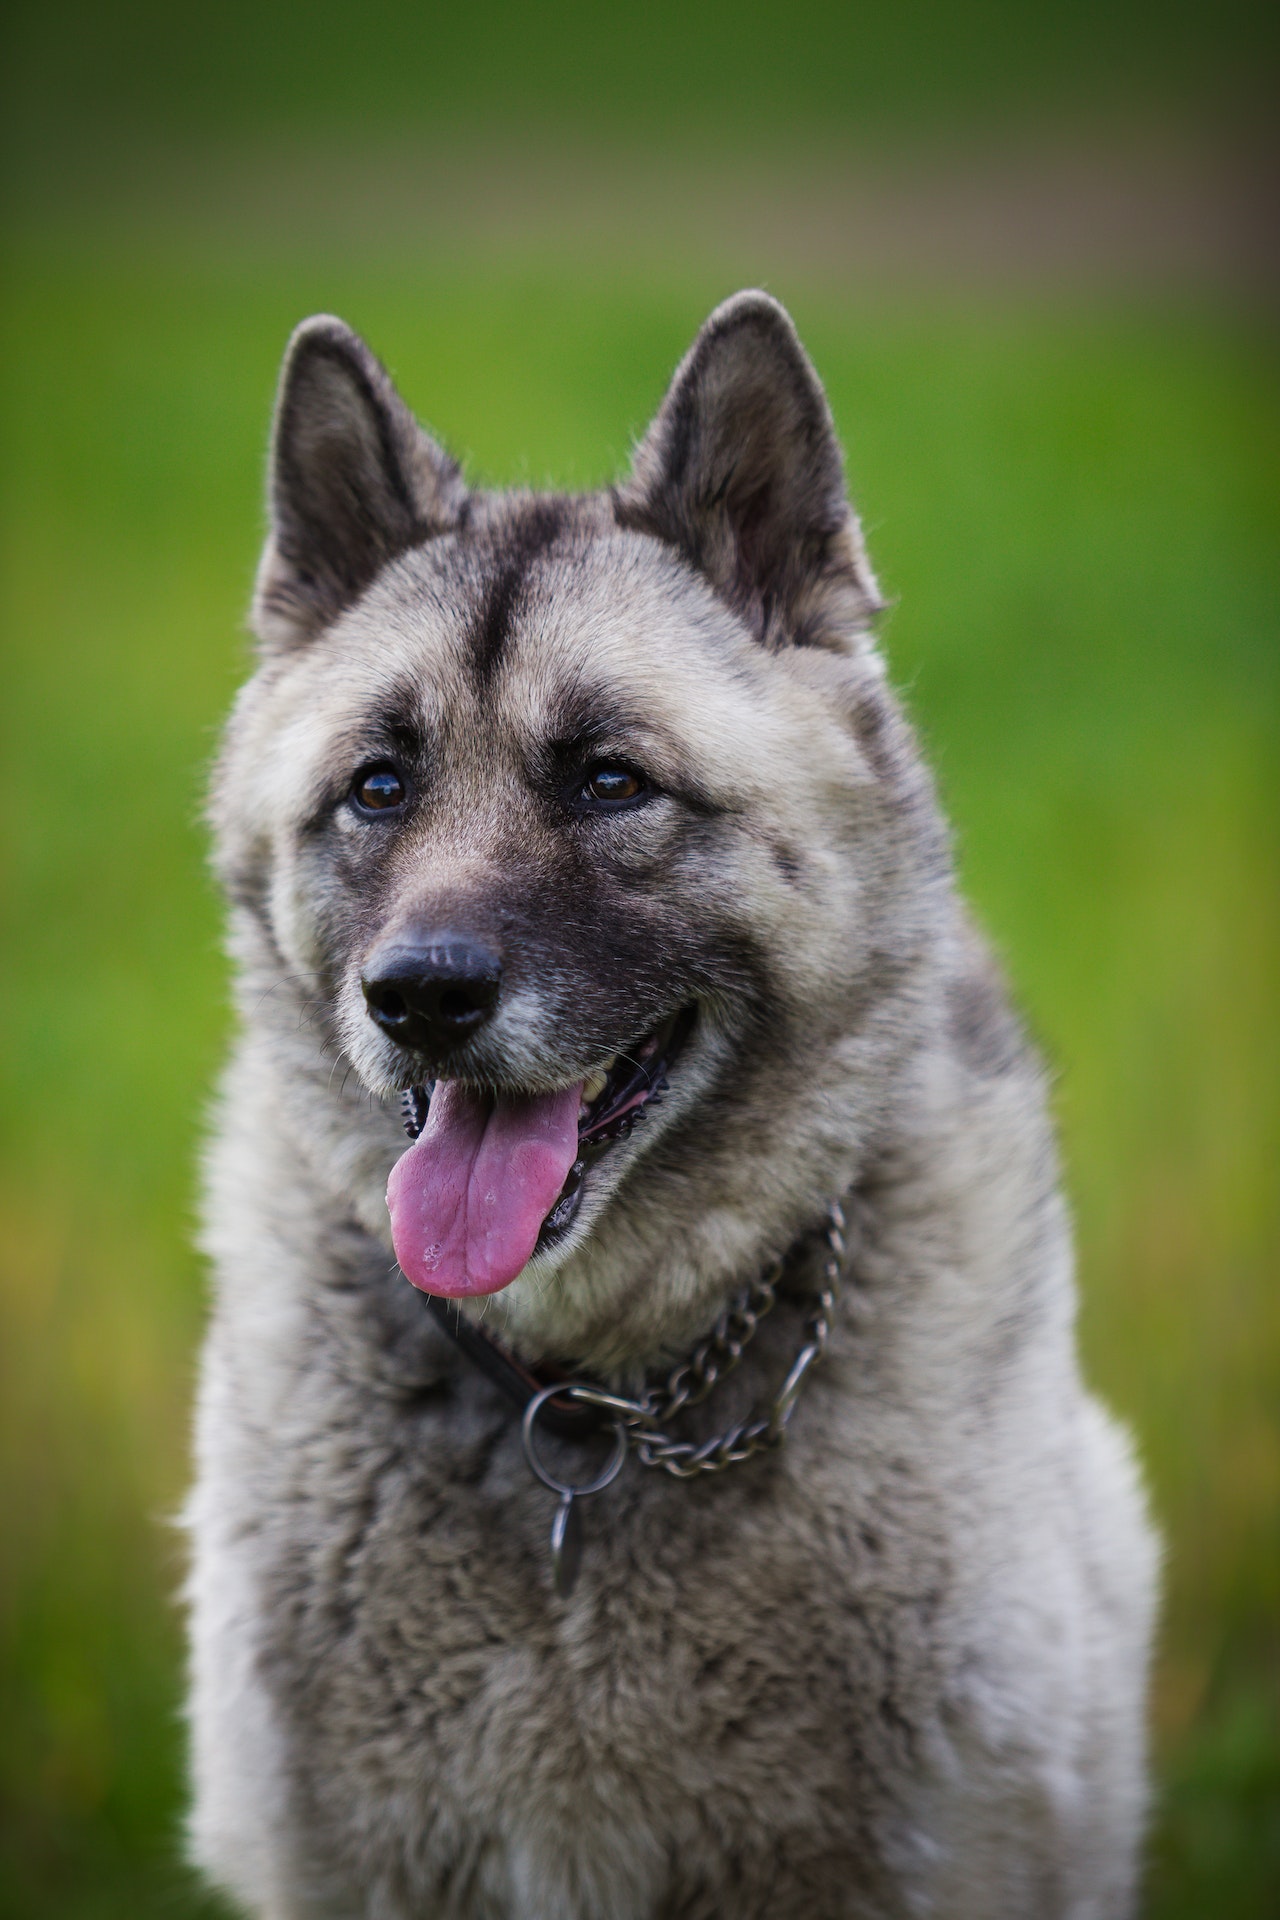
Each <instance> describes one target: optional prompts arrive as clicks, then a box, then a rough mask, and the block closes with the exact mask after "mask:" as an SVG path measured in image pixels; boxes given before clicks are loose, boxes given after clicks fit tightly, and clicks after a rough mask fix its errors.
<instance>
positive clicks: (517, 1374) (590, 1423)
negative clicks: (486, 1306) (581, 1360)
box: [422, 1293, 607, 1440]
mask: <svg viewBox="0 0 1280 1920" xmlns="http://www.w3.org/2000/svg"><path fill="white" fill-rule="evenodd" d="M422 1299H423V1301H424V1303H425V1305H426V1309H427V1312H428V1313H429V1314H430V1315H431V1317H432V1319H433V1320H434V1321H435V1322H436V1325H437V1326H439V1327H442V1328H443V1329H444V1331H445V1332H446V1333H447V1334H448V1336H449V1338H450V1339H451V1340H452V1341H453V1342H454V1344H455V1345H456V1346H458V1347H460V1348H461V1350H462V1352H463V1353H465V1354H466V1356H467V1359H468V1360H470V1361H471V1363H472V1365H473V1366H475V1367H478V1368H479V1370H480V1372H481V1373H482V1374H484V1376H485V1378H486V1379H487V1380H490V1381H492V1383H493V1385H494V1386H495V1387H498V1388H500V1389H501V1391H502V1392H503V1393H505V1394H506V1396H507V1398H508V1400H512V1401H514V1402H515V1404H516V1406H517V1407H519V1409H520V1411H521V1412H522V1413H523V1412H524V1410H525V1408H526V1407H527V1406H528V1404H529V1402H530V1401H531V1400H532V1399H533V1397H534V1395H535V1394H539V1393H542V1392H543V1391H545V1389H546V1388H547V1387H553V1386H561V1385H563V1386H569V1385H570V1384H571V1381H570V1377H569V1375H568V1374H565V1373H561V1372H560V1371H559V1369H557V1368H533V1367H527V1366H525V1364H524V1362H523V1361H521V1360H517V1359H516V1356H515V1355H514V1354H513V1353H511V1352H510V1351H509V1350H508V1349H507V1348H506V1347H504V1346H503V1345H502V1343H501V1341H499V1340H495V1339H494V1337H493V1335H492V1334H491V1333H484V1332H482V1330H481V1329H480V1328H479V1327H478V1326H476V1324H475V1322H474V1321H473V1320H468V1319H467V1317H466V1315H465V1314H464V1313H462V1312H461V1311H460V1310H459V1308H458V1305H457V1302H456V1301H454V1300H446V1299H444V1298H443V1297H442V1296H441V1295H440V1294H438V1293H424V1294H423V1295H422ZM606 1417H607V1416H606V1415H605V1414H604V1413H603V1412H602V1411H601V1409H600V1408H599V1407H593V1406H588V1405H585V1404H580V1403H578V1402H577V1401H573V1400H562V1399H558V1398H554V1397H553V1398H552V1399H550V1400H545V1401H544V1402H543V1404H542V1410H541V1412H540V1413H539V1415H538V1419H539V1422H540V1424H541V1425H542V1426H544V1427H545V1428H546V1429H547V1431H548V1432H549V1433H554V1434H559V1435H561V1436H562V1437H563V1438H564V1439H566V1440H571V1439H573V1438H575V1436H577V1435H579V1434H584V1433H592V1432H594V1431H595V1429H596V1428H597V1427H599V1426H601V1425H602V1424H603V1422H604V1420H605V1419H606Z"/></svg>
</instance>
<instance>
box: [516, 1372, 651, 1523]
mask: <svg viewBox="0 0 1280 1920" xmlns="http://www.w3.org/2000/svg"><path fill="white" fill-rule="evenodd" d="M563 1392H564V1388H563V1387H561V1386H553V1387H543V1389H542V1391H541V1392H540V1393H535V1394H534V1396H533V1398H532V1400H530V1402H529V1404H528V1406H527V1407H526V1408H525V1410H524V1419H523V1420H522V1421H521V1422H520V1438H521V1441H522V1442H523V1444H524V1457H525V1459H526V1460H527V1461H528V1462H529V1465H530V1467H531V1468H532V1469H533V1471H534V1473H536V1474H537V1476H538V1478H539V1480H541V1482H542V1484H543V1486H544V1487H549V1488H550V1489H551V1491H552V1493H558V1494H559V1495H560V1497H561V1499H562V1500H563V1499H572V1500H585V1499H586V1498H587V1495H588V1494H592V1493H603V1491H604V1489H605V1488H606V1487H607V1486H608V1485H609V1484H610V1483H611V1481H614V1480H616V1479H617V1477H618V1475H619V1474H620V1473H621V1472H622V1463H623V1461H624V1460H625V1459H626V1457H627V1430H626V1428H625V1427H624V1426H623V1424H622V1422H621V1420H615V1421H614V1422H613V1430H614V1432H615V1434H616V1435H617V1444H616V1445H615V1447H614V1450H613V1453H612V1454H611V1456H610V1458H609V1461H608V1464H607V1465H606V1467H605V1469H604V1471H603V1472H602V1473H600V1474H597V1476H596V1478H595V1479H594V1480H591V1481H589V1482H588V1483H587V1484H586V1485H585V1486H581V1487H572V1486H570V1485H569V1484H568V1482H567V1481H564V1480H557V1478H556V1476H555V1475H554V1474H553V1473H548V1471H547V1469H546V1467H544V1466H543V1464H542V1461H541V1460H540V1459H539V1458H538V1449H537V1444H536V1442H535V1440H534V1437H533V1431H534V1427H535V1425H536V1423H537V1419H538V1415H539V1414H540V1413H541V1412H542V1409H543V1407H544V1406H545V1405H546V1403H547V1401H548V1400H551V1399H553V1398H554V1397H555V1395H556V1394H559V1393H563Z"/></svg>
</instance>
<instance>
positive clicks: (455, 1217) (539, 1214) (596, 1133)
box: [387, 1006, 696, 1296]
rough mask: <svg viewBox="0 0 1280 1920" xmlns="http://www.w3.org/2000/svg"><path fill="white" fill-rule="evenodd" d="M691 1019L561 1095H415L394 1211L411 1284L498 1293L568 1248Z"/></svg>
mask: <svg viewBox="0 0 1280 1920" xmlns="http://www.w3.org/2000/svg"><path fill="white" fill-rule="evenodd" d="M695 1018H696V1010H695V1009H694V1008H693V1007H691V1006H690V1007H685V1008H683V1009H681V1011H680V1012H678V1013H675V1014H672V1015H671V1016H670V1017H669V1018H668V1019H666V1020H664V1021H663V1022H662V1023H661V1024H660V1025H659V1026H657V1027H655V1028H654V1029H653V1030H652V1031H651V1032H650V1033H647V1034H645V1035H644V1036H643V1037H642V1038H641V1039H640V1040H639V1041H637V1042H636V1043H635V1044H634V1045H633V1046H631V1047H629V1048H628V1049H626V1050H625V1051H624V1052H621V1053H617V1054H614V1055H612V1056H611V1057H610V1058H609V1059H608V1060H606V1061H602V1062H601V1063H600V1065H599V1066H598V1067H596V1068H595V1069H594V1070H593V1071H592V1072H591V1073H589V1074H588V1075H587V1076H586V1078H585V1079H584V1080H581V1081H578V1082H576V1083H575V1084H574V1085H572V1086H570V1087H566V1088H564V1089H562V1090H561V1091H559V1092H556V1093H551V1094H522V1093H507V1092H505V1091H499V1092H497V1093H485V1092H480V1091H477V1090H475V1089H473V1088H470V1087H467V1086H465V1085H464V1084H463V1083H462V1082H461V1081H458V1080H438V1081H436V1082H435V1083H434V1085H430V1086H426V1085H424V1086H415V1087H411V1088H410V1089H409V1091H408V1092H407V1093H406V1095H405V1096H404V1099H405V1128H406V1131H407V1132H408V1134H409V1136H410V1138H411V1139H412V1141H413V1143H414V1144H413V1145H412V1146H411V1147H410V1149H409V1151H408V1152H407V1153H406V1154H404V1155H402V1157H401V1158H400V1159H399V1160H398V1161H397V1162H396V1165H395V1167H394V1168H393V1169H392V1173H391V1179H390V1181H389V1182H388V1184H387V1205H388V1208H389V1210H390V1213H391V1230H392V1237H393V1240H394V1242H395V1249H396V1257H397V1259H398V1260H399V1262H400V1266H401V1268H402V1269H403V1271H404V1273H405V1274H406V1275H407V1277H408V1278H409V1279H410V1280H411V1281H412V1282H413V1284H414V1285H415V1286H417V1287H421V1288H422V1289H423V1291H424V1292H427V1293H440V1294H447V1295H450V1296H457V1295H462V1294H480V1293H495V1292H497V1291H498V1289H499V1288H501V1287H505V1286H507V1285H509V1283H510V1282H511V1281H512V1280H514V1279H515V1277H516V1275H517V1274H518V1273H520V1272H522V1271H523V1269H524V1268H525V1267H526V1266H527V1265H528V1263H529V1261H530V1260H531V1259H532V1258H533V1256H534V1254H535V1253H542V1252H544V1251H546V1250H547V1249H549V1248H551V1247H554V1246H555V1245H556V1243H557V1242H558V1241H560V1240H562V1239H563V1238H564V1236H565V1235H566V1234H567V1233H568V1231H569V1229H570V1227H571V1226H572V1225H573V1222H574V1220H575V1219H576V1218H577V1215H578V1212H579V1209H580V1208H581V1205H582V1201H583V1196H584V1193H585V1191H586V1188H587V1186H588V1184H589V1180H590V1174H591V1170H592V1169H593V1168H594V1167H595V1166H596V1165H598V1163H599V1162H600V1161H601V1160H602V1159H603V1158H604V1157H605V1156H606V1155H607V1154H609V1153H610V1152H612V1151H613V1150H614V1149H615V1148H616V1147H617V1144H618V1142H619V1141H620V1140H625V1139H626V1138H628V1136H629V1135H630V1134H631V1132H632V1131H633V1129H634V1128H635V1127H636V1126H637V1125H638V1124H639V1123H640V1122H641V1121H642V1120H643V1119H644V1117H645V1115H646V1114H647V1113H648V1112H649V1111H651V1109H652V1108H653V1107H655V1106H656V1105H658V1103H659V1102H660V1100H661V1098H662V1094H663V1091H664V1090H665V1088H666V1085H667V1075H668V1072H669V1070H670V1068H671V1067H672V1066H673V1064H674V1062H675V1061H676V1059H677V1058H678V1057H679V1055H680V1054H681V1053H682V1052H683V1050H684V1048H685V1046H686V1045H687V1043H688V1040H689V1036H690V1034H691V1033H692V1031H693V1026H694V1021H695Z"/></svg>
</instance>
